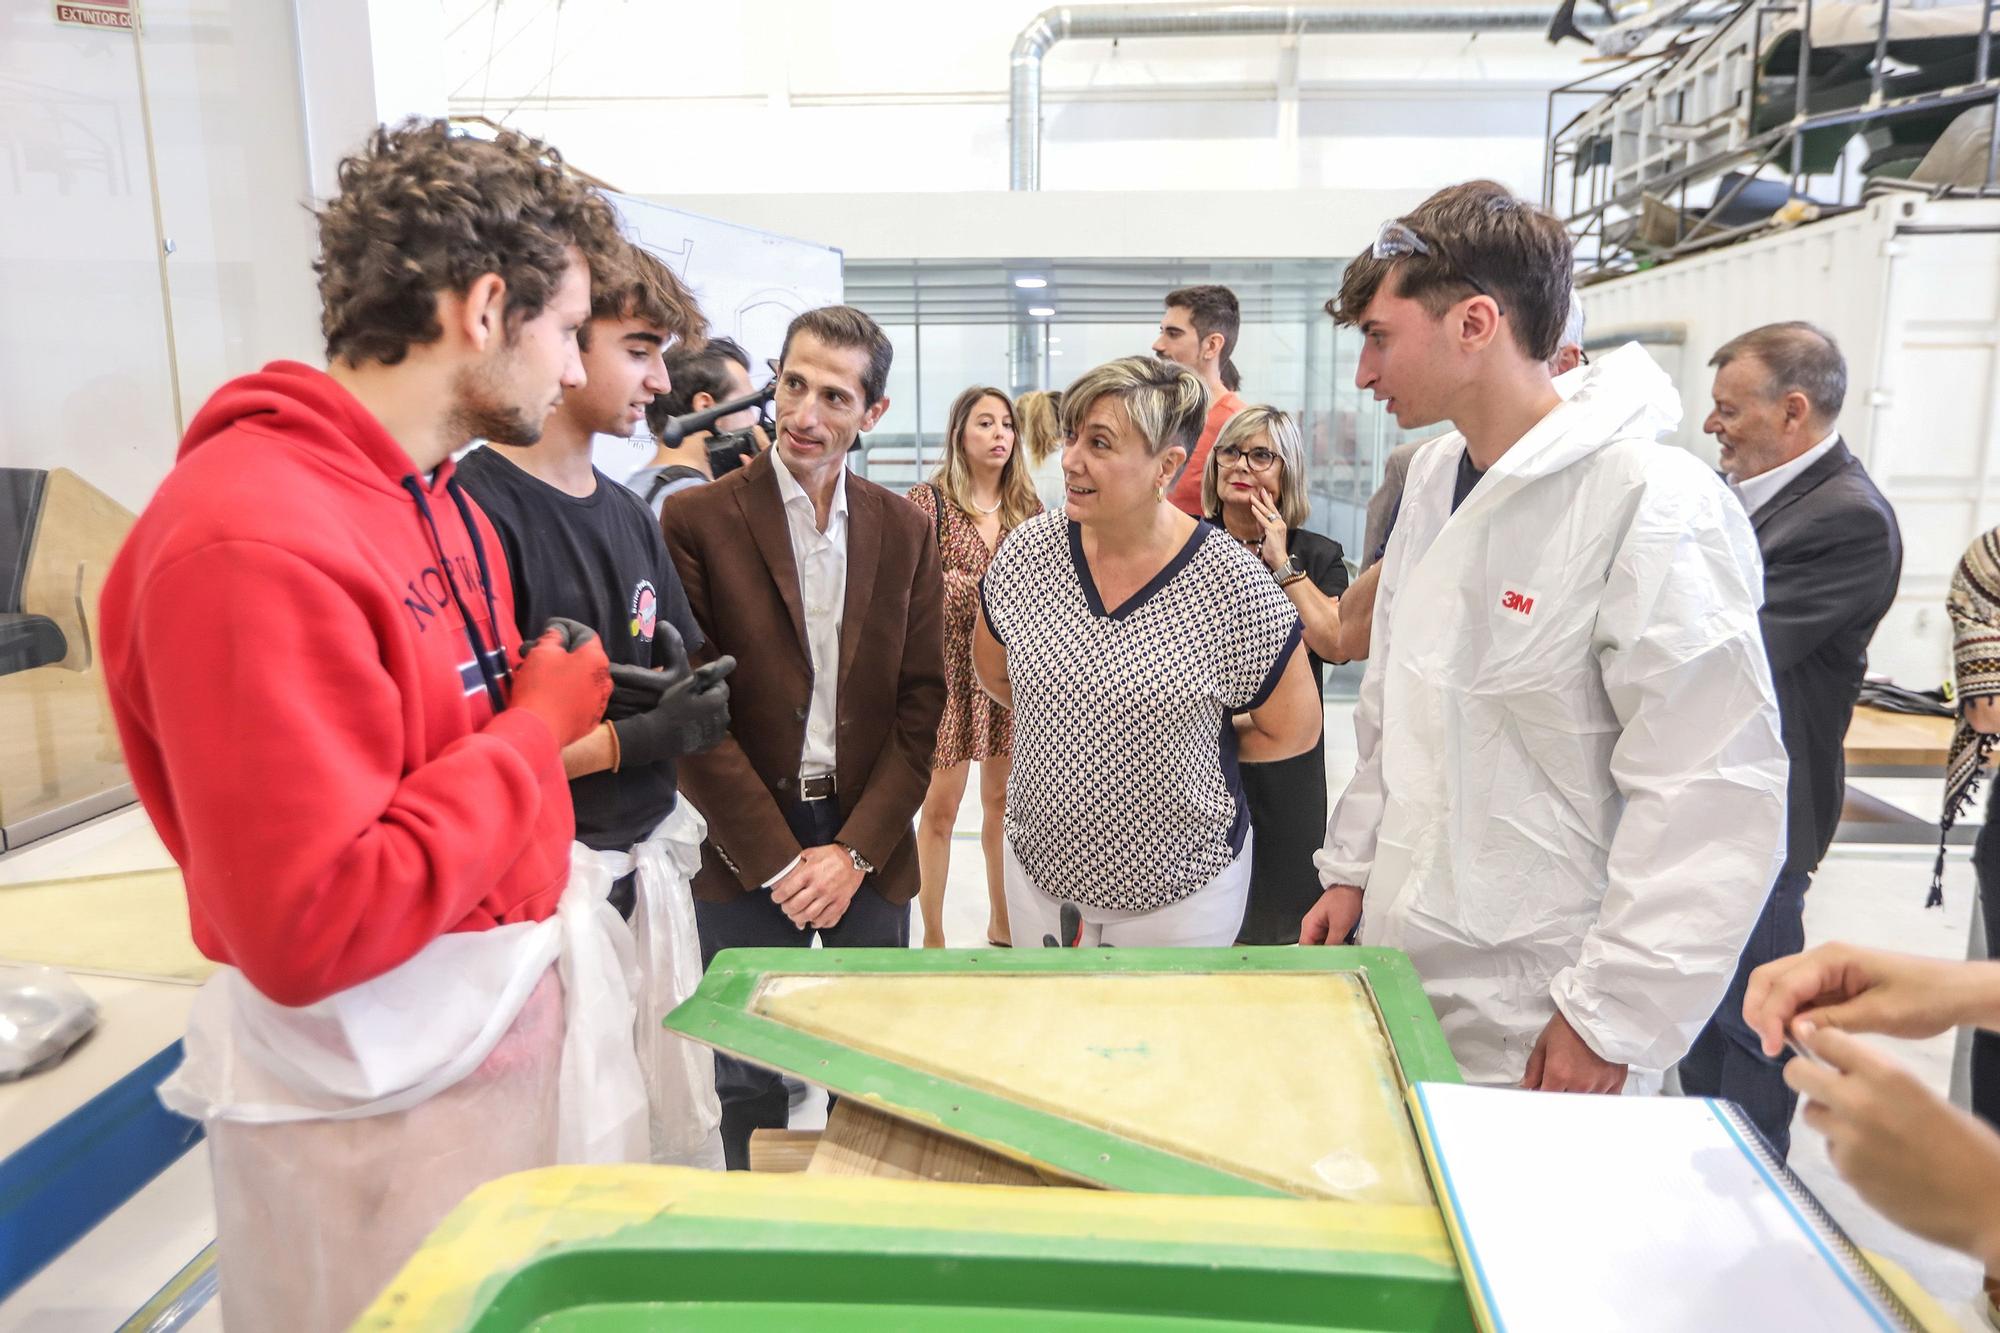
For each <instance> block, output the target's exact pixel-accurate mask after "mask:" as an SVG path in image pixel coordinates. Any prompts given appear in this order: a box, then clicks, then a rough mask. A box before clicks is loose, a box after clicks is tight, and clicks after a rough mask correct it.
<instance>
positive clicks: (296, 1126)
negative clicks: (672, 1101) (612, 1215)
mask: <svg viewBox="0 0 2000 1333" xmlns="http://www.w3.org/2000/svg"><path fill="white" fill-rule="evenodd" d="M610 888H611V878H610V876H609V875H608V874H607V873H606V871H605V867H604V866H603V865H602V864H600V862H599V860H598V858H597V856H596V854H595V853H593V852H590V851H589V850H588V849H586V848H584V847H582V846H580V845H572V847H571V855H570V879H569V884H568V886H567V887H566V888H565V890H564V892H563V896H562V900H561V903H560V904H559V905H558V907H557V910H556V913H555V915H554V916H552V917H550V918H549V919H548V920H546V921H540V922H519V923H516V924H513V925H507V926H500V927H496V928H495V929H492V930H487V931H476V932H461V933H455V934H449V935H443V936H440V937H439V938H438V939H436V940H433V941H432V942H431V943H430V944H429V945H427V946H426V947H425V948H424V949H423V951H422V952H420V953H418V954H417V955H416V956H415V957H413V958H411V959H410V960H409V961H408V962H406V963H404V964H402V965H401V966H400V967H397V968H395V969H393V970H392V971H390V972H387V973H385V974H383V975H382V976H380V977H376V978H375V979H373V980H371V981H367V982H363V983H362V984H361V985H359V986H355V987H352V988H350V989H348V990H346V991H343V992H341V993H340V994H338V995H335V996H332V997H330V998H328V999H326V1000H322V1001H320V1002H319V1003H318V1004H314V1005H308V1006H305V1007H303V1008H296V1009H295V1008H288V1007H286V1006H283V1005H279V1004H276V1003H273V1002H272V1001H270V1000H268V999H266V998H265V997H264V996H263V995H262V994H260V993H259V992H258V991H257V990H256V989H255V988H254V987H253V986H251V985H250V984H249V982H248V981H246V980H245V979H244V977H243V974H242V973H241V972H239V971H237V970H236V969H235V968H228V967H225V968H223V969H222V970H220V971H219V972H217V973H216V975H215V976H214V977H212V978H210V980H209V981H208V982H207V983H206V984H205V985H204V986H203V987H202V989H201V992H200V994H199V995H197V996H196V998H195V1004H194V1009H193V1012H192V1014H191V1015H190V1018H189V1023H188V1034H187V1038H186V1042H185V1046H186V1052H187V1058H186V1060H185V1061H184V1063H183V1064H182V1065H181V1067H180V1069H179V1070H177V1071H176V1072H175V1073H174V1075H173V1076H172V1077H171V1078H169V1079H168V1080H167V1081H166V1082H165V1083H163V1084H162V1085H161V1087H160V1099H161V1100H162V1101H163V1102H165V1103H166V1104H167V1105H168V1106H169V1107H171V1108H172V1109H174V1110H176V1111H179V1112H180V1113H181V1114H183V1115H187V1116H191V1117H193V1118H195V1119H197V1120H200V1121H201V1122H202V1124H203V1127H204V1128H205V1129H206V1130H207V1132H208V1136H209V1163H210V1169H211V1171H212V1173H213V1176H214V1183H215V1197H216V1229H217V1239H218V1242H219V1245H218V1250H219V1263H220V1270H221V1278H222V1309H223V1319H224V1322H225V1323H226V1325H227V1326H228V1327H230V1328H232V1329H277V1328H283V1329H288V1330H309V1329H337V1328H344V1327H346V1326H347V1324H348V1322H349V1321H350V1320H352V1319H353V1318H354V1317H355V1316H356V1315H358V1314H359V1313H360V1312H361V1310H362V1309H363V1308H365V1307H366V1305H367V1303H368V1302H369V1301H370V1300H371V1299H373V1297H374V1295H375V1294H376V1293H377V1292H378V1291H379V1290H380V1289H381V1288H382V1287H383V1286H384V1285H386V1284H387V1282H388V1281H389V1279H390V1278H391V1277H393V1276H394V1275H395V1273H396V1271H397V1269H398V1268H400V1267H401V1266H402V1264H403V1263H404V1261H405V1260H407V1259H408V1258H409V1256H410V1255H411V1254H412V1253H414V1252H415V1250H416V1248H417V1247H418V1246H419V1245H420V1244H421V1243H422V1242H423V1240H424V1237H425V1236H427V1235H428V1234H429V1233H430V1231H431V1229H432V1228H433V1227H435V1226H436V1225H437V1223H438V1222H439V1221H441V1220H442V1219H443V1217H444V1216H445V1214H446V1213H448V1212H449V1211H450V1210H451V1209H452V1208H453V1207H455V1206H456V1205H457V1204H458V1202H459V1201H460V1200H461V1199H463V1198H464V1197H465V1195H466V1194H467V1193H468V1192H469V1191H470V1190H472V1189H473V1188H475V1187H477V1186H478V1185H481V1184H484V1183H485V1182H486V1181H488V1180H492V1179H495V1178H497V1177H499V1176H502V1175H506V1174H509V1173H511V1172H514V1171H522V1170H528V1169H531V1168H534V1167H539V1166H549V1165H553V1164H556V1163H569V1162H576V1163H586V1162H621V1161H643V1160H645V1156H646V1147H647V1145H646V1133H647V1131H646V1091H645V1086H644V1082H643V1080H642V1078H641V1076H640V1073H639V1067H638V1061H637V1058H636V1054H635V1052H634V1050H633V1045H632V1023H633V1017H634V1012H635V1008H634V998H633V997H634V991H635V988H636V986H637V984H638V980H639V968H638V965H637V957H636V951H635V950H634V948H633V944H632V936H631V934H630V932H629V931H628V930H627V928H626V926H625V924H624V922H623V921H621V920H620V919H619V917H618V913H617V911H616V910H615V909H613V908H612V906H611V905H610V903H609V902H608V901H606V898H607V895H608V894H609V892H610Z"/></svg>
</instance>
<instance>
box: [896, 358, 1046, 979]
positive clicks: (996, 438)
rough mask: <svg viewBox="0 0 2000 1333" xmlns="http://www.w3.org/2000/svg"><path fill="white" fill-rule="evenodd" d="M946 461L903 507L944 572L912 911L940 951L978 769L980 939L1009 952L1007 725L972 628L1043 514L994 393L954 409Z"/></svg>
mask: <svg viewBox="0 0 2000 1333" xmlns="http://www.w3.org/2000/svg"><path fill="white" fill-rule="evenodd" d="M945 440H946V444H945V456H944V462H943V464H942V465H940V466H939V468H938V470H937V472H936V473H935V474H934V475H933V476H932V478H931V480H930V481H928V482H924V483H921V484H919V485H917V486H915V487H912V488H911V490H910V499H911V501H912V502H913V503H915V504H916V506H917V507H918V508H919V509H921V510H923V511H924V513H925V514H926V515H928V516H929V517H930V520H931V526H932V530H933V531H934V532H936V534H937V542H938V551H939V553H940V555H941V556H942V558H943V564H944V674H945V684H946V689H947V694H946V699H945V706H944V720H943V722H941V723H940V724H939V726H938V742H937V757H936V758H935V759H933V760H932V761H931V788H930V793H929V795H927V796H926V797H925V798H924V808H923V813H922V814H921V815H920V816H919V817H918V820H917V864H918V866H919V869H920V872H921V875H922V888H921V890H920V892H919V893H918V905H919V907H920V908H921V909H922V913H923V920H924V947H925V948H927V949H941V948H943V947H944V885H945V878H946V874H947V872H948V871H949V870H950V866H951V831H952V825H953V824H954V823H956V822H957V819H958V806H959V802H960V801H962V800H963V799H964V797H965V782H966V777H967V775H968V773H969V772H970V769H971V765H972V764H973V763H975V762H976V763H977V764H978V765H979V804H980V808H981V812H982V818H981V820H980V826H979V842H980V846H981V848H982V849H983V850H984V852H985V854H986V899H987V913H988V915H987V925H986V939H987V942H988V943H989V944H995V945H1006V944H1009V943H1011V942H1012V941H1011V937H1010V935H1009V932H1008V929H1007V896H1006V892H1005V890H1004V888H1003V887H1002V882H1001V861H1000V844H1001V839H1002V837H1003V836H1004V833H1003V830H1002V827H1001V825H1002V820H1003V817H1004V815H1005V812H1006V801H1007V771H1008V761H1009V755H1010V754H1011V753H1012V752H1013V717H1012V715H1011V714H1009V713H1008V711H1007V710H1006V709H1004V708H1002V707H1001V706H1000V705H998V704H996V703H994V702H993V700H992V699H990V698H988V697H987V695H986V692H985V691H984V690H982V689H980V688H979V683H978V682H977V681H975V680H974V679H973V678H972V626H973V621H974V620H975V619H976V617H977V615H978V608H979V580H980V579H981V578H982V577H984V576H985V574H986V566H987V564H988V563H989V562H990V561H991V560H992V559H993V552H994V551H995V550H997V549H998V548H999V546H1000V543H1001V542H1002V541H1004V540H1005V539H1006V537H1007V534H1008V533H1010V532H1012V531H1013V530H1014V529H1015V528H1016V527H1018V526H1020V524H1021V523H1022V522H1023V521H1025V520H1027V519H1029V518H1032V517H1034V516H1035V515H1036V514H1039V513H1041V512H1042V502H1041V501H1040V500H1039V499H1037V498H1036V495H1035V487H1034V482H1033V480H1032V479H1031V478H1030V476H1029V473H1028V467H1027V462H1026V460H1025V459H1024V458H1023V457H1022V455H1021V453H1020V451H1019V450H1018V449H1016V448H1015V447H1014V446H1015V434H1014V408H1013V404H1012V403H1010V402H1009V401H1008V399H1007V395H1006V394H1005V393H1003V392H1002V391H1000V390H999V389H994V388H989V387H974V388H970V389H967V390H966V391H965V392H964V393H962V394H960V395H959V396H958V399H957V401H955V402H954V403H952V405H951V416H950V418H949V420H948V422H947V424H946V428H945Z"/></svg>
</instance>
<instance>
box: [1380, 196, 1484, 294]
mask: <svg viewBox="0 0 2000 1333" xmlns="http://www.w3.org/2000/svg"><path fill="white" fill-rule="evenodd" d="M1495 202H1501V201H1497V200H1496V201H1495ZM1505 202H1506V203H1509V204H1511V203H1513V202H1514V201H1513V200H1511V199H1510V200H1506V201H1505ZM1495 211H1498V210H1495ZM1368 253H1369V254H1371V255H1373V256H1374V257H1375V258H1377V259H1408V258H1409V257H1410V256H1412V255H1433V254H1434V255H1437V256H1438V257H1439V258H1440V259H1442V260H1443V261H1444V263H1445V265H1446V266H1447V267H1449V268H1450V269H1451V271H1452V274H1453V276H1455V277H1457V278H1458V280H1459V281H1460V282H1463V283H1464V284H1465V285H1466V286H1468V287H1470V288H1472V290H1473V291H1475V292H1478V293H1479V294H1480V295H1481V296H1483V297H1485V298H1487V299H1488V300H1490V301H1492V302H1493V307H1494V309H1496V310H1500V298H1499V297H1497V296H1495V295H1493V293H1492V291H1491V290H1490V289H1488V287H1487V286H1486V284H1485V283H1483V282H1481V281H1480V280H1479V279H1477V278H1475V277H1473V276H1472V275H1471V274H1470V273H1468V272H1466V271H1465V268H1464V266H1463V265H1460V264H1458V263H1456V262H1454V261H1453V260H1452V258H1451V256H1449V255H1447V254H1444V253H1443V252H1442V251H1440V250H1437V249H1434V248H1433V247H1432V245H1431V243H1430V242H1429V241H1427V240H1425V239H1424V238H1423V235H1422V233H1420V232H1418V231H1417V229H1416V228H1414V227H1412V226H1411V225H1410V224H1409V223H1407V222H1405V221H1403V220H1402V219H1401V218H1390V219H1389V220H1388V221H1387V222H1385V223H1383V224H1382V229H1381V230H1380V231H1378V232H1376V233H1375V244H1374V245H1372V246H1370V247H1369V250H1368ZM1500 313H1501V314H1503V315H1504V314H1505V313H1506V311H1505V310H1500Z"/></svg>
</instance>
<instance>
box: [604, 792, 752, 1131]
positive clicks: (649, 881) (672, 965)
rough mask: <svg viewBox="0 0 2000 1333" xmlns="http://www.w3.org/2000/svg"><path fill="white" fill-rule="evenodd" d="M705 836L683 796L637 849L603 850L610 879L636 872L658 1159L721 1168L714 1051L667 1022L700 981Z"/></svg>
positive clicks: (642, 1057) (641, 1038)
mask: <svg viewBox="0 0 2000 1333" xmlns="http://www.w3.org/2000/svg"><path fill="white" fill-rule="evenodd" d="M707 836H708V823H707V821H705V820H704V819H703V818H702V817H701V815H700V813H699V812H698V811H696V809H695V808H694V807H693V806H692V805H690V804H689V803H688V802H687V801H685V800H682V801H679V802H677V803H676V804H675V806H674V808H673V812H672V813H671V814H669V815H668V816H667V817H666V818H665V819H663V820H661V821H660V824H659V827H657V828H655V829H654V830H653V831H652V833H651V834H650V835H648V837H647V838H646V840H645V841H644V842H641V843H639V844H638V845H637V846H635V847H633V848H632V850H631V851H629V852H598V853H596V856H597V860H598V863H599V864H600V865H601V866H602V867H603V868H604V870H605V873H606V874H607V875H608V876H609V877H610V878H611V879H622V878H624V877H625V876H626V875H628V874H632V873H634V872H635V871H636V872H637V878H636V880H635V889H634V893H633V906H632V935H633V939H634V943H635V945H636V947H637V953H638V968H639V984H638V986H637V988H636V994H637V998H638V1006H637V1008H638V1014H637V1020H636V1027H635V1028H634V1030H633V1034H632V1035H633V1042H634V1045H635V1046H636V1048H637V1051H638V1057H639V1070H640V1073H641V1076H642V1077H643V1079H644V1081H645V1086H646V1097H647V1102H648V1104H649V1108H650V1115H649V1121H650V1131H649V1136H648V1137H649V1140H650V1146H651V1152H652V1160H653V1161H655V1162H658V1163H661V1164H663V1165H671V1166H698V1167H707V1168H709V1169H711V1170H715V1171H720V1170H721V1169H722V1166H723V1161H722V1136H721V1132H720V1129H719V1126H720V1125H721V1123H722V1104H721V1102H720V1101H718V1100H717V1099H716V1095H715V1054H714V1052H712V1051H710V1050H709V1049H708V1048H707V1047H706V1046H701V1045H698V1044H697V1043H695V1042H692V1041H689V1040H688V1039H687V1038H686V1037H683V1036H680V1035H679V1034H677V1033H673V1032H669V1031H667V1030H666V1028H665V1027H663V1026H662V1025H661V1020H662V1019H664V1018H665V1017H666V1016H667V1014H668V1013H669V1012H671V1011H672V1010H673V1009H674V1008H675V1006H677V1005H679V1004H680V1003H681V1001H683V1000H685V999H687V997H688V996H690V995H692V994H693V993H694V988H695V987H696V986H697V985H698V984H700V982H701V945H700V942H699V939H698V938H697V935H696V931H695V919H694V893H693V890H692V888H691V887H690V879H691V877H692V876H693V875H694V873H695V871H697V870H699V869H700V868H701V841H702V839H703V838H705V837H707Z"/></svg>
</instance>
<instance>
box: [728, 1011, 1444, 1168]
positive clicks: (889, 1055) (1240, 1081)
mask: <svg viewBox="0 0 2000 1333" xmlns="http://www.w3.org/2000/svg"><path fill="white" fill-rule="evenodd" d="M753 1007H754V1009H755V1012H757V1013H759V1014H761V1015H763V1016H765V1017H768V1018H771V1019H773V1020H775V1021H777V1022H780V1023H784V1024H786V1025H788V1026H790V1027H794V1028H797V1029H799V1030H800V1031H804V1032H809V1033H812V1034H813V1035H815V1036H819V1037H825V1038H828V1039H831V1040H834V1041H838V1042H840V1043H841V1044H842V1045H845V1046H849V1047H852V1048H853V1049H855V1050H857V1051H863V1052H866V1053H868V1054H871V1055H876V1056H880V1057H883V1058H885V1059H890V1060H894V1061H896V1062H898V1063H900V1064H904V1065H907V1066H909V1067H910V1068H913V1069H917V1070H921V1071H923V1072H925V1073H929V1074H937V1075H939V1076H941V1077H945V1078H949V1079H951V1080H952V1081H954V1082H957V1083H963V1084H966V1085H967V1086H970V1087H975V1088H978V1089H980V1090H982V1091H984V1092H988V1093H992V1094H994V1095H996V1096H1000V1097H1005V1098H1007V1099H1009V1100H1011V1101H1016V1102H1019V1103H1020V1104H1022V1105H1023V1106H1028V1107H1033V1108H1034V1109H1036V1110H1039V1111H1044V1112H1049V1113H1052V1114H1055V1115H1060V1116H1063V1117H1066V1118H1068V1119H1071V1120H1075V1121H1077V1122H1079V1123H1082V1124H1087V1125H1091V1126H1093V1127H1095V1128H1098V1129H1103V1130H1107V1131H1109V1132H1111V1133H1114V1134H1118V1135H1120V1136H1121V1137H1124V1138H1128V1139H1131V1140H1133V1141H1134V1142H1138V1143H1145V1144H1148V1145H1150V1146H1152V1147H1155V1148H1159V1149H1161V1150H1163V1151H1166V1152H1171V1153H1174V1154H1177V1155H1179V1156H1182V1157H1186V1158H1190V1159H1192V1160H1196V1161H1200V1162H1204V1163H1207V1164H1209V1165H1212V1166H1216V1167H1219V1168H1220V1169H1222V1170H1225V1171H1230V1172H1232V1173H1234V1174H1237V1175H1240V1176H1244V1177H1246V1178H1249V1179H1253V1180H1257V1181H1261V1182H1263V1183H1265V1184H1268V1185H1271V1186H1274V1187H1276V1188H1278V1189H1282V1190H1286V1191H1288V1192H1290V1193H1294V1194H1301V1195H1309V1196H1315V1197H1321V1198H1336V1199H1346V1200H1350V1201H1353V1202H1357V1203H1369V1204H1424V1205H1428V1204H1430V1203H1431V1191H1430V1185H1429V1183H1428V1182H1427V1180H1426V1178H1425V1175H1424V1167H1423V1158H1422V1155H1421V1153H1420V1151H1419V1149H1418V1147H1417V1142H1416V1137H1415V1134H1414V1132H1413V1131H1412V1129H1411V1127H1410V1123H1409V1118H1408V1115H1407V1113H1406V1112H1405V1111H1404V1108H1403V1090H1402V1085H1401V1080H1400V1079H1399V1077H1398V1075H1397V1072H1396V1067H1395V1062H1394V1058H1393V1057H1392V1055H1391V1053H1390V1049H1389V1042H1388V1037H1387V1036H1386V1034H1385V1033H1384V1032H1383V1031H1382V1026H1381V1023H1380V1021H1379V1020H1378V1019H1377V1017H1376V1014H1375V1007H1374V1005H1373V1004H1372V1003H1371V1001H1370V1000H1369V997H1368V994H1367V991H1366V989H1365V986H1364V983H1363V982H1362V981H1361V980H1360V978H1358V977H1355V976H1351V975H1343V974H1338V973H1334V974H1304V975H1301V974H1272V973H1262V974H1243V975H1236V974H1228V973H1215V974H1211V975H1196V974H1174V975H1167V974H1159V975H1145V974H1136V975H1135V974H1126V975H1112V976H1047V977H1041V976H1019V975H1015V976H1005V977H964V976H875V977H847V976H810V977H775V978H772V979H770V980H768V981H766V982H765V983H764V985H763V987H762V988H761V989H760V990H759V992H758V995H757V998H756V1001H755V1003H754V1006H753Z"/></svg>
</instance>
